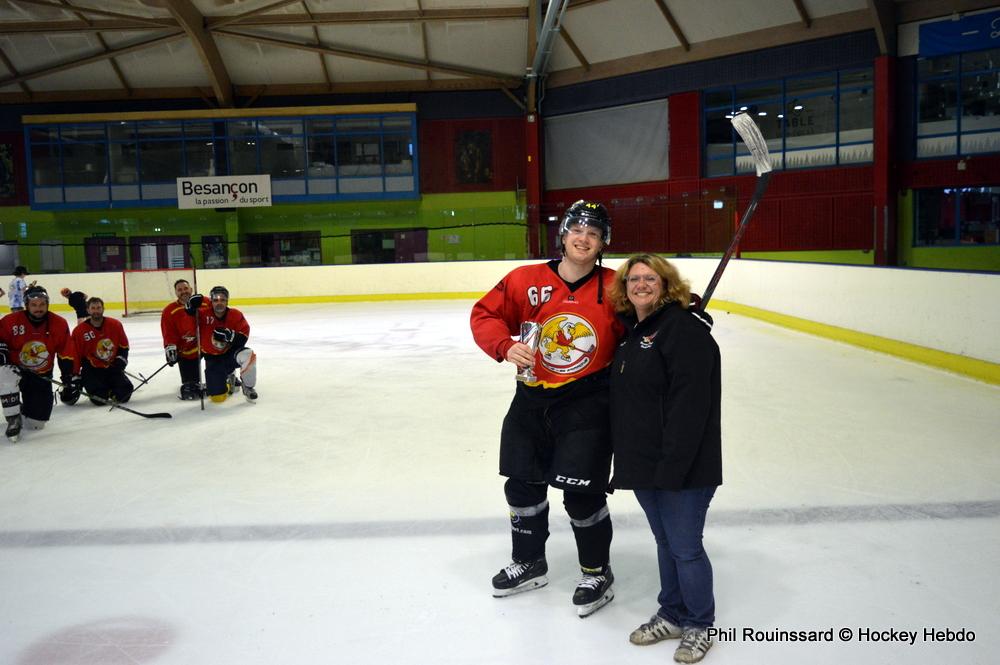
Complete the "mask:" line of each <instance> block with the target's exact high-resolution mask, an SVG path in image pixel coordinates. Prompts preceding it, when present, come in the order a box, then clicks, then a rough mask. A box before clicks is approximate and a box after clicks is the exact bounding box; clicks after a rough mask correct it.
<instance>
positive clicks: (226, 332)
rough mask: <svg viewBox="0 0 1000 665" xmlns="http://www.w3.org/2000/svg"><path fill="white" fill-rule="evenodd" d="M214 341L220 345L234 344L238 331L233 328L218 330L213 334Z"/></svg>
mask: <svg viewBox="0 0 1000 665" xmlns="http://www.w3.org/2000/svg"><path fill="white" fill-rule="evenodd" d="M212 339H214V340H215V341H216V342H218V343H219V344H232V343H233V340H234V339H236V331H235V330H233V329H232V328H216V329H215V331H214V332H213V333H212Z"/></svg>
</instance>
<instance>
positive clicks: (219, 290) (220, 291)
mask: <svg viewBox="0 0 1000 665" xmlns="http://www.w3.org/2000/svg"><path fill="white" fill-rule="evenodd" d="M217 295H222V296H226V300H229V289H227V288H226V287H224V286H213V287H212V290H211V291H209V292H208V299H209V300H215V296H217Z"/></svg>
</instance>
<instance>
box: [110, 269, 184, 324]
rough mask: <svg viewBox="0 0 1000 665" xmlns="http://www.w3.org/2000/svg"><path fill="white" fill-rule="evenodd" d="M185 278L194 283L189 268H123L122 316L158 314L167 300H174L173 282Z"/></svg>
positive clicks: (175, 297)
mask: <svg viewBox="0 0 1000 665" xmlns="http://www.w3.org/2000/svg"><path fill="white" fill-rule="evenodd" d="M179 279H186V280H187V281H189V282H191V284H192V285H193V284H194V270H192V269H191V268H162V269H159V270H123V271H122V302H123V303H124V305H123V306H124V311H123V312H122V316H123V317H128V316H138V315H139V314H153V313H155V314H159V313H160V312H162V311H163V308H164V307H165V306H166V305H167V303H168V302H170V301H172V300H176V299H177V296H176V294H175V293H174V282H176V281H177V280H179Z"/></svg>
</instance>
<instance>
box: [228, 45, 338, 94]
mask: <svg viewBox="0 0 1000 665" xmlns="http://www.w3.org/2000/svg"><path fill="white" fill-rule="evenodd" d="M218 45H219V53H221V54H222V59H223V61H224V62H225V63H226V69H227V71H228V72H229V78H230V79H231V80H232V82H233V83H234V84H236V85H275V84H280V83H288V84H295V83H321V82H323V69H322V65H321V64H320V56H318V55H317V54H315V53H308V52H306V51H298V50H292V49H287V48H282V47H280V46H272V45H270V44H254V43H251V42H245V41H236V40H232V39H226V38H225V37H220V38H219V39H218Z"/></svg>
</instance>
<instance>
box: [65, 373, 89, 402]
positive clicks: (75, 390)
mask: <svg viewBox="0 0 1000 665" xmlns="http://www.w3.org/2000/svg"><path fill="white" fill-rule="evenodd" d="M62 384H63V387H62V390H60V391H59V399H61V400H62V403H63V404H65V405H67V406H72V405H74V404H76V402H77V400H79V399H80V392H81V391H82V390H83V379H82V378H80V376H79V375H76V376H65V375H63V377H62Z"/></svg>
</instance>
